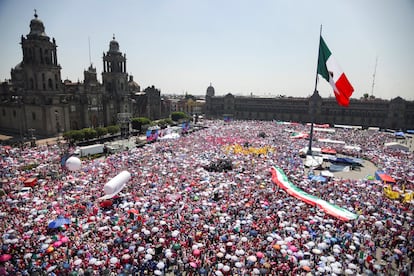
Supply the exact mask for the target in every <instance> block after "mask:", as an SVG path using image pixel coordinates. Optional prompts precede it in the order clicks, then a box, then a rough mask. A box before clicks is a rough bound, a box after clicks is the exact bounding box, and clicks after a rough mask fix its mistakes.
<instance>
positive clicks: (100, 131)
mask: <svg viewBox="0 0 414 276" xmlns="http://www.w3.org/2000/svg"><path fill="white" fill-rule="evenodd" d="M95 130H96V135H97V136H98V137H102V136H104V135H106V134H108V130H107V129H106V127H97V128H95Z"/></svg>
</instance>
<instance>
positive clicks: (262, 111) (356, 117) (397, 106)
mask: <svg viewBox="0 0 414 276" xmlns="http://www.w3.org/2000/svg"><path fill="white" fill-rule="evenodd" d="M205 108H206V109H205V110H206V117H207V118H220V119H222V118H224V117H232V118H234V119H239V120H253V119H254V120H281V121H294V122H303V123H305V122H310V121H311V120H312V116H314V118H315V122H316V123H328V124H331V125H334V124H344V125H359V126H362V127H369V126H375V127H380V128H384V129H396V130H398V129H403V130H406V129H414V102H413V101H406V100H404V99H402V98H400V97H397V98H394V99H392V100H390V101H389V100H382V99H360V100H357V99H351V103H350V105H349V107H348V108H344V107H341V106H339V105H338V104H337V102H336V100H335V98H322V97H321V96H320V95H319V94H318V93H317V92H316V93H314V94H313V95H312V96H311V97H309V98H294V97H277V98H260V97H240V96H234V95H232V94H227V95H225V96H215V91H214V88H213V87H212V86H211V85H210V86H209V87H208V88H207V91H206V107H205ZM313 110H314V111H315V112H314V113H313Z"/></svg>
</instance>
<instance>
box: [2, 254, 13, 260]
mask: <svg viewBox="0 0 414 276" xmlns="http://www.w3.org/2000/svg"><path fill="white" fill-rule="evenodd" d="M11 258H12V255H10V254H3V255H1V256H0V262H7V261H8V260H10V259H11Z"/></svg>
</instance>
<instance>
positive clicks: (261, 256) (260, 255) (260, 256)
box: [256, 251, 264, 258]
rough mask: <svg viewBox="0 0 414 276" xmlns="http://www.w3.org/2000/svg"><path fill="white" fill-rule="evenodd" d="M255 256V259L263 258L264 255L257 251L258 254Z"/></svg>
mask: <svg viewBox="0 0 414 276" xmlns="http://www.w3.org/2000/svg"><path fill="white" fill-rule="evenodd" d="M256 256H257V258H263V257H264V254H263V253H262V252H260V251H259V252H257V253H256Z"/></svg>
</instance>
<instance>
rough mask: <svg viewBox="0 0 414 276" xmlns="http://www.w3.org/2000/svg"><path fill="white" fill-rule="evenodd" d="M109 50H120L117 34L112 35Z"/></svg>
mask: <svg viewBox="0 0 414 276" xmlns="http://www.w3.org/2000/svg"><path fill="white" fill-rule="evenodd" d="M109 52H119V43H118V41H116V40H115V35H114V36H113V37H112V40H111V42H109Z"/></svg>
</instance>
